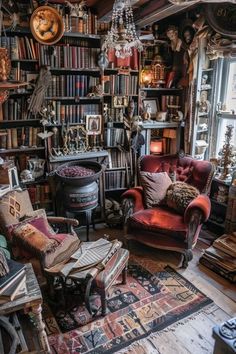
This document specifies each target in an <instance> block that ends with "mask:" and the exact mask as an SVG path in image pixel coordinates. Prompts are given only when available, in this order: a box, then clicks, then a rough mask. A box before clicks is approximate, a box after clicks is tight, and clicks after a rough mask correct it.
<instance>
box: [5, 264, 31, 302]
mask: <svg viewBox="0 0 236 354" xmlns="http://www.w3.org/2000/svg"><path fill="white" fill-rule="evenodd" d="M7 263H8V267H9V273H7V274H6V275H5V276H3V277H0V304H4V303H6V302H9V301H13V300H16V299H18V298H20V297H21V296H24V295H26V294H27V288H26V272H25V265H24V264H22V263H19V262H16V261H14V260H12V259H7Z"/></svg>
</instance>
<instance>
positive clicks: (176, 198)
mask: <svg viewBox="0 0 236 354" xmlns="http://www.w3.org/2000/svg"><path fill="white" fill-rule="evenodd" d="M199 194H200V192H199V190H198V189H197V188H195V187H193V186H190V184H187V183H185V182H175V183H172V184H171V185H170V186H169V188H168V189H167V192H166V204H167V205H168V207H170V208H173V209H175V210H176V211H177V212H178V213H179V214H184V212H185V209H186V208H187V206H188V205H189V203H190V202H191V201H192V200H193V199H195V198H196V197H197V196H198V195H199Z"/></svg>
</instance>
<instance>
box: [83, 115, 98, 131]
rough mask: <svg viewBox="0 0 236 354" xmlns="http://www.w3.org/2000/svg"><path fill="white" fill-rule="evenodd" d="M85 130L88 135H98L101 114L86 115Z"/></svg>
mask: <svg viewBox="0 0 236 354" xmlns="http://www.w3.org/2000/svg"><path fill="white" fill-rule="evenodd" d="M86 130H87V134H88V135H99V134H101V132H102V116H101V115H99V114H90V115H86Z"/></svg>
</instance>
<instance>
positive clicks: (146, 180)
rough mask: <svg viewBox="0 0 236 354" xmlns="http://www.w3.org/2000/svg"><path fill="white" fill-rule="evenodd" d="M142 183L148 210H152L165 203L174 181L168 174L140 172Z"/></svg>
mask: <svg viewBox="0 0 236 354" xmlns="http://www.w3.org/2000/svg"><path fill="white" fill-rule="evenodd" d="M140 181H141V185H142V187H143V192H144V201H145V205H146V207H147V208H152V207H154V206H157V205H159V204H161V203H162V202H163V200H164V199H165V196H166V191H167V189H168V187H169V186H170V185H171V184H172V181H171V179H170V177H169V176H168V174H167V173H166V172H160V173H151V172H143V171H141V172H140Z"/></svg>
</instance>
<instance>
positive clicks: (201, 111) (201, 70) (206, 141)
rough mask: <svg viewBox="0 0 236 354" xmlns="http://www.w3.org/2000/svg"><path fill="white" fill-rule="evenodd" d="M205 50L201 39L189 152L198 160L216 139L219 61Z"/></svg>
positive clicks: (204, 157)
mask: <svg viewBox="0 0 236 354" xmlns="http://www.w3.org/2000/svg"><path fill="white" fill-rule="evenodd" d="M206 51H207V48H206V42H205V40H204V39H202V40H201V41H200V43H199V54H198V67H197V70H198V75H197V79H196V80H195V85H196V86H195V99H196V103H197V104H196V107H194V109H193V116H194V121H195V122H196V124H194V126H193V132H192V144H191V154H192V155H193V156H194V158H196V159H198V160H204V159H209V157H210V156H211V153H212V151H211V150H212V146H214V144H215V140H216V139H215V137H214V134H213V131H214V126H215V117H216V106H217V103H218V93H217V87H216V86H217V85H216V77H217V76H218V75H217V72H218V69H219V63H218V62H217V60H209V59H208V57H207V55H206Z"/></svg>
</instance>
